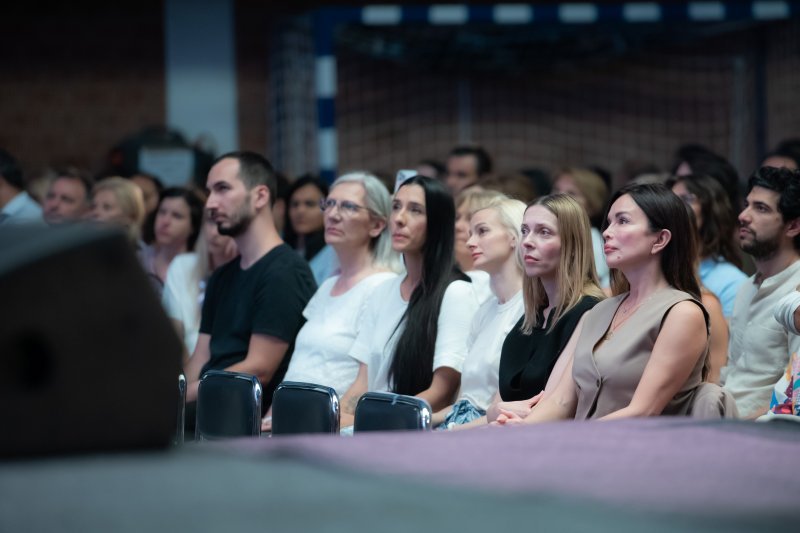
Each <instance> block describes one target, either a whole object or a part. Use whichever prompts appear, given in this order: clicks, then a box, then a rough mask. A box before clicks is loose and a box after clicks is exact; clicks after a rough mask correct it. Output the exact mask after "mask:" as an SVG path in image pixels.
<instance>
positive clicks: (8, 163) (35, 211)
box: [0, 148, 42, 225]
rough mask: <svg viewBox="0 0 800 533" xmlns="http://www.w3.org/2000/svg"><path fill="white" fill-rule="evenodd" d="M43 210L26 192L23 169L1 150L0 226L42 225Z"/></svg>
mask: <svg viewBox="0 0 800 533" xmlns="http://www.w3.org/2000/svg"><path fill="white" fill-rule="evenodd" d="M41 222H42V208H41V207H39V204H37V203H36V201H35V200H34V199H33V198H31V197H30V195H28V193H27V192H25V181H24V180H23V179H22V169H20V167H19V165H18V164H17V161H16V160H15V159H14V158H13V157H12V156H11V154H9V153H8V152H6V151H5V150H3V149H2V148H0V224H3V225H6V224H25V223H34V224H35V223H41Z"/></svg>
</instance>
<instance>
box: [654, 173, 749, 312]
mask: <svg viewBox="0 0 800 533" xmlns="http://www.w3.org/2000/svg"><path fill="white" fill-rule="evenodd" d="M667 186H668V187H670V188H671V189H672V192H674V193H675V194H677V195H678V198H680V199H681V200H683V201H684V202H685V203H686V205H688V206H689V207H690V208H691V209H692V212H694V216H695V222H696V223H697V230H698V238H699V241H700V242H699V244H700V250H699V254H698V258H699V260H700V268H699V270H700V281H701V282H702V284H703V285H704V286H705V287H706V288H708V290H710V291H711V292H713V293H714V294H715V295H716V297H717V298H719V301H720V303H722V312H723V314H724V315H725V318H728V319H729V318H730V317H731V315H732V314H733V303H734V301H735V300H736V293H737V292H738V291H739V287H740V286H741V284H742V283H744V281H745V280H746V279H747V274H745V273H744V272H742V256H741V252H740V250H739V244H738V243H737V242H736V240H735V238H734V231H735V228H736V227H737V226H738V222H737V220H736V214H735V213H734V212H733V209H732V208H731V204H730V201H729V200H728V194H727V193H726V192H725V190H724V189H723V188H722V185H720V184H719V182H718V181H717V180H715V179H714V178H712V177H710V176H706V175H702V174H688V175H686V176H678V177H675V178H673V179H671V180H669V181H668V182H667Z"/></svg>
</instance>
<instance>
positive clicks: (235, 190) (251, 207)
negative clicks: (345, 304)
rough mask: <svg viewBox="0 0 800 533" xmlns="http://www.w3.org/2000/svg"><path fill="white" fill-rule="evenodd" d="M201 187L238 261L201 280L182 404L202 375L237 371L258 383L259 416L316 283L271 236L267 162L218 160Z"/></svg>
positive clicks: (242, 155) (239, 156)
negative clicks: (204, 282)
mask: <svg viewBox="0 0 800 533" xmlns="http://www.w3.org/2000/svg"><path fill="white" fill-rule="evenodd" d="M206 186H207V187H208V190H209V195H208V201H207V202H206V209H207V210H208V215H209V218H211V220H213V221H214V222H215V223H216V224H217V228H218V230H219V233H220V234H222V235H229V236H231V237H233V239H234V240H235V241H236V245H237V246H238V250H239V254H240V255H239V256H238V257H236V258H235V259H233V260H232V261H231V262H229V263H227V264H225V265H223V266H221V267H219V268H218V269H217V270H215V271H214V273H213V274H212V276H211V278H210V279H209V281H208V285H207V287H206V293H205V300H204V302H203V311H202V317H201V321H200V335H199V336H198V339H197V345H196V347H195V350H194V354H193V355H192V357H191V358H190V359H189V362H188V363H187V365H186V369H185V373H186V379H187V381H188V387H187V391H186V399H187V401H188V402H194V401H195V400H196V398H197V387H198V383H199V379H200V377H201V376H202V375H203V373H204V372H205V371H207V370H228V371H231V372H244V373H246V374H252V375H254V376H257V377H258V379H259V381H261V384H262V386H263V392H264V394H263V400H264V401H263V405H262V407H263V410H264V411H265V412H266V410H267V408H268V407H269V406H270V404H271V403H272V393H273V391H274V390H275V387H276V386H277V385H278V384H279V383H280V382H281V380H282V379H283V375H284V374H285V373H286V369H287V368H288V366H289V359H290V357H291V354H292V350H293V349H294V340H295V337H296V336H297V332H298V331H299V330H300V327H301V326H302V325H303V322H304V321H305V319H304V318H303V309H304V308H305V306H306V303H307V302H308V300H309V299H310V298H311V296H312V295H313V294H314V291H315V290H316V288H317V287H316V283H315V282H314V277H313V275H312V274H311V270H310V269H309V268H308V264H306V262H305V261H303V259H302V258H301V257H300V256H299V255H297V254H296V253H295V252H294V251H293V250H292V249H291V248H290V247H289V246H287V245H286V244H284V243H283V240H281V238H280V235H279V234H278V232H277V230H276V229H275V222H274V220H273V217H272V206H273V204H274V202H275V198H276V189H277V186H276V180H275V173H274V171H273V170H272V166H271V165H270V163H269V162H268V161H267V160H266V159H264V158H263V157H261V156H260V155H258V154H255V153H252V152H232V153H229V154H225V155H223V156H221V157H220V158H219V159H217V160H216V161H215V162H214V165H213V166H212V167H211V170H210V171H209V173H208V180H207V182H206ZM187 418H191V416H189V417H187Z"/></svg>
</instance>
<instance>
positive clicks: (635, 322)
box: [497, 185, 708, 425]
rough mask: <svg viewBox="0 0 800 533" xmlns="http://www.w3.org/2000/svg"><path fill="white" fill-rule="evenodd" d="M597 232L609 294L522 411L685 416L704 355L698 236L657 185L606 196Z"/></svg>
mask: <svg viewBox="0 0 800 533" xmlns="http://www.w3.org/2000/svg"><path fill="white" fill-rule="evenodd" d="M604 226H605V228H604V231H603V239H604V242H605V245H604V252H605V255H606V261H607V262H608V266H609V267H610V269H611V288H612V291H613V294H614V295H615V296H614V297H612V298H609V299H607V300H605V301H603V302H600V303H599V304H598V305H597V306H595V307H594V309H592V310H591V311H590V312H588V313H587V314H586V315H585V316H584V318H583V320H582V321H581V322H582V323H581V324H579V325H578V327H577V328H576V331H575V334H574V335H573V337H572V339H571V340H570V344H569V345H568V346H567V348H566V349H565V350H564V352H565V353H572V354H574V355H573V360H572V362H571V363H570V367H571V369H569V368H568V370H567V371H566V372H565V373H564V376H563V377H562V379H561V380H560V381H559V383H558V385H557V386H556V387H555V389H553V392H552V393H551V394H549V395H546V396H545V397H543V398H542V400H541V401H540V402H539V404H538V405H536V407H535V408H534V409H533V410H532V411H531V412H530V414H529V415H528V416H526V417H525V418H524V419H523V418H520V417H519V416H517V415H516V414H514V413H511V412H504V413H503V414H502V415H501V416H500V417H498V420H497V423H498V424H500V425H506V424H517V423H535V422H542V421H548V420H558V419H568V418H575V419H589V418H603V419H613V418H625V417H636V416H655V415H662V414H663V415H667V414H689V412H690V410H691V406H692V400H693V397H694V395H695V392H696V390H697V388H698V387H699V386H700V384H701V382H702V379H703V372H704V366H705V363H706V357H707V353H708V315H707V313H706V311H705V309H704V308H703V306H702V304H701V303H700V302H699V294H700V289H699V287H698V283H697V279H696V277H695V275H694V270H693V266H694V265H693V261H692V260H691V258H693V257H695V246H696V244H695V241H694V239H693V235H692V233H691V226H690V221H689V217H688V213H687V212H686V208H685V207H684V205H683V203H682V202H681V200H680V199H679V198H678V197H677V196H676V195H675V194H673V193H672V192H671V191H669V190H668V189H667V188H666V187H664V186H663V185H629V186H626V187H624V188H622V189H621V190H620V191H618V192H617V193H616V194H615V195H614V196H613V197H612V199H611V207H610V208H609V211H608V214H607V217H606V221H605V224H604Z"/></svg>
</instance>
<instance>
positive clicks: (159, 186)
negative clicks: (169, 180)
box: [130, 172, 164, 194]
mask: <svg viewBox="0 0 800 533" xmlns="http://www.w3.org/2000/svg"><path fill="white" fill-rule="evenodd" d="M130 177H131V178H144V179H146V180H149V181H150V183H152V184H153V186H154V187H155V188H156V191H158V193H159V194H161V191H163V190H164V183H163V182H162V181H161V180H160V179H158V178H157V177H156V176H153V175H152V174H148V173H147V172H134V173H133V174H131V176H130Z"/></svg>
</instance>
